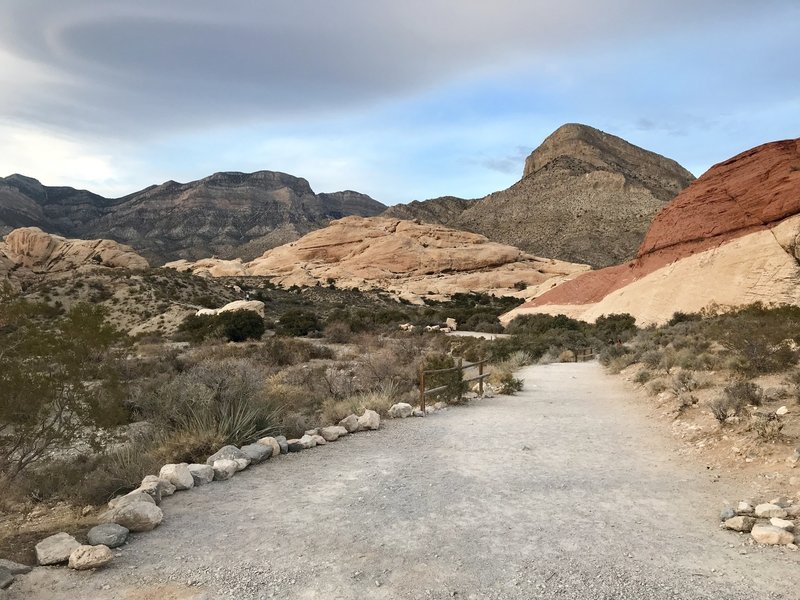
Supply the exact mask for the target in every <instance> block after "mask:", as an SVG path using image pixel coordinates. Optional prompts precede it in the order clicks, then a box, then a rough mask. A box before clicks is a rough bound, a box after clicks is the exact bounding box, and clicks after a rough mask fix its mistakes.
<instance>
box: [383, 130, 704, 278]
mask: <svg viewBox="0 0 800 600" xmlns="http://www.w3.org/2000/svg"><path fill="white" fill-rule="evenodd" d="M693 180H694V176H693V175H692V174H691V173H689V172H688V171H687V170H686V169H684V168H683V167H681V166H680V165H679V164H678V163H676V162H675V161H673V160H670V159H668V158H664V157H663V156H660V155H658V154H655V153H654V152H650V151H648V150H644V149H642V148H639V147H638V146H634V145H633V144H630V143H628V142H626V141H625V140H623V139H622V138H619V137H616V136H613V135H611V134H608V133H604V132H602V131H600V130H598V129H594V128H592V127H589V126H587V125H579V124H567V125H563V126H562V127H560V128H558V129H557V130H556V131H555V132H554V133H552V134H551V135H550V136H549V137H548V138H547V139H545V140H544V142H542V144H541V145H540V146H539V147H538V148H536V150H534V151H533V153H532V154H531V155H530V156H529V157H528V158H527V160H526V161H525V168H524V172H523V177H522V179H521V180H520V181H519V182H517V183H515V184H514V185H513V186H511V187H510V188H508V189H506V190H503V191H500V192H495V193H493V194H490V195H488V196H486V197H484V198H481V199H479V200H475V201H467V200H458V201H457V202H449V203H444V202H443V201H442V199H435V200H429V201H425V202H417V203H412V204H411V205H407V206H406V207H405V208H403V207H392V208H390V209H389V210H388V211H387V212H386V213H384V214H385V215H390V216H395V217H399V216H402V217H403V218H418V219H421V220H423V221H427V222H434V223H441V224H444V225H447V226H449V227H455V228H458V229H465V230H467V231H473V232H476V233H481V234H483V235H485V236H486V237H488V238H489V239H491V240H493V241H497V242H501V243H504V244H510V245H513V246H517V247H519V248H521V249H523V250H525V251H527V252H531V253H533V254H536V255H540V256H551V257H554V258H558V259H561V260H565V261H571V262H580V263H587V264H590V265H592V266H594V267H604V266H608V265H612V264H616V263H618V262H620V261H623V260H627V259H630V258H632V257H633V256H635V254H636V249H637V248H638V246H639V244H640V243H641V241H642V238H643V237H644V234H645V232H646V231H647V227H648V226H649V225H650V222H651V220H652V219H653V217H654V216H655V214H656V213H657V212H658V211H659V210H660V209H661V208H662V207H663V206H664V204H665V203H666V202H668V201H669V200H671V199H672V198H673V197H674V196H675V195H676V194H677V193H678V192H680V191H681V190H682V189H684V188H685V187H686V186H687V185H689V183H691V181H693ZM454 200H457V199H454ZM443 205H444V206H446V209H444V208H442V206H443ZM459 209H461V210H459Z"/></svg>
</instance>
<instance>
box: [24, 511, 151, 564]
mask: <svg viewBox="0 0 800 600" xmlns="http://www.w3.org/2000/svg"><path fill="white" fill-rule="evenodd" d="M149 506H155V505H153V504H151V505H149ZM78 546H80V544H79V543H78V540H76V539H75V538H74V537H72V536H71V535H69V534H68V533H63V532H62V533H56V534H55V535H51V536H50V537H46V538H45V539H43V540H42V541H41V542H39V543H38V544H36V561H37V562H38V563H39V564H40V565H57V564H59V563H63V562H67V561H68V560H69V555H70V554H72V551H73V550H75V548H77V547H78Z"/></svg>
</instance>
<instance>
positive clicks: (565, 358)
mask: <svg viewBox="0 0 800 600" xmlns="http://www.w3.org/2000/svg"><path fill="white" fill-rule="evenodd" d="M558 362H575V353H574V352H573V351H572V350H564V351H562V352H560V353H559V355H558Z"/></svg>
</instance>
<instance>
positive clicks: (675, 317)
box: [667, 311, 702, 327]
mask: <svg viewBox="0 0 800 600" xmlns="http://www.w3.org/2000/svg"><path fill="white" fill-rule="evenodd" d="M700 319H702V315H701V314H700V313H685V312H680V311H678V312H675V313H673V314H672V318H670V320H669V321H667V325H668V326H670V327H671V326H673V325H677V324H678V323H689V322H692V321H699V320H700Z"/></svg>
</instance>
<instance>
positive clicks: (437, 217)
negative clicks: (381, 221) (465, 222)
mask: <svg viewBox="0 0 800 600" xmlns="http://www.w3.org/2000/svg"><path fill="white" fill-rule="evenodd" d="M474 203H475V200H465V199H464V198H456V197H455V196H442V197H441V198H433V199H432V200H423V201H419V200H414V201H413V202H409V203H408V204H396V205H395V206H390V207H389V208H387V209H386V210H385V211H383V213H382V214H381V216H382V217H387V218H389V219H403V220H406V221H413V220H415V219H416V220H419V221H424V222H425V223H434V224H438V225H447V226H450V225H451V224H453V225H454V224H456V223H457V222H458V218H459V217H460V216H461V214H462V213H463V212H464V211H465V210H467V209H468V208H469V207H470V206H472V205H473V204H474Z"/></svg>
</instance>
